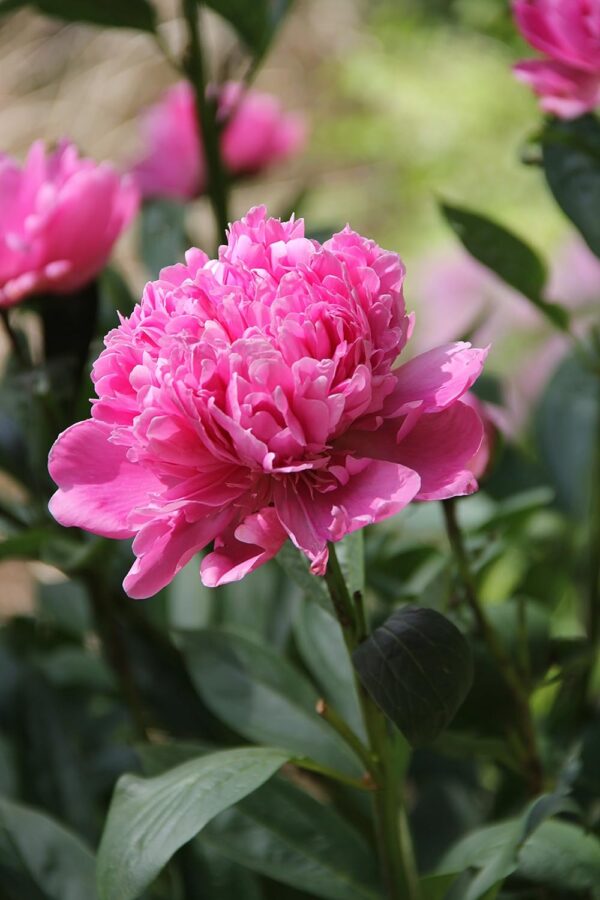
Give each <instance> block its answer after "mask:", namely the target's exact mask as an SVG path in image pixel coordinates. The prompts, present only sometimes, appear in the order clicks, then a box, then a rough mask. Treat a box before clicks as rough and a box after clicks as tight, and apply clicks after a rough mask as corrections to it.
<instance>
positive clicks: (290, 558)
mask: <svg viewBox="0 0 600 900" xmlns="http://www.w3.org/2000/svg"><path fill="white" fill-rule="evenodd" d="M276 560H277V562H278V563H279V565H280V566H281V568H282V569H283V570H284V572H285V573H286V575H288V576H289V577H290V578H291V579H292V581H293V582H295V583H296V584H297V585H298V587H299V588H300V589H301V590H302V593H303V594H304V596H305V597H311V598H312V599H313V600H316V602H317V603H319V604H320V605H321V606H322V607H323V609H326V610H327V611H328V612H330V613H331V615H333V607H332V605H331V599H330V597H329V591H328V590H327V585H326V584H325V579H324V578H320V577H319V576H318V575H313V574H312V573H311V571H310V563H309V562H308V559H307V558H306V556H305V555H304V553H301V552H300V550H298V549H297V548H296V547H294V545H293V544H292V542H291V541H286V542H285V544H284V545H283V547H282V548H281V550H280V551H279V553H278V554H277V556H276Z"/></svg>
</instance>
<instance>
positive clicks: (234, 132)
mask: <svg viewBox="0 0 600 900" xmlns="http://www.w3.org/2000/svg"><path fill="white" fill-rule="evenodd" d="M218 115H219V118H220V120H221V122H222V124H223V130H222V132H221V157H222V159H223V162H224V163H225V166H226V168H227V170H228V172H229V173H230V174H231V175H251V174H255V173H257V172H260V171H262V170H263V169H266V168H268V167H269V166H271V165H273V164H274V163H276V162H280V161H281V160H284V159H287V158H288V157H290V156H293V155H294V154H295V153H297V152H298V151H299V150H300V149H301V147H302V145H303V144H304V141H305V137H306V130H305V126H304V122H303V120H302V119H301V118H300V116H297V115H291V114H288V113H284V112H283V111H282V109H281V106H280V104H279V103H278V101H277V100H276V99H275V97H272V96H271V95H269V94H264V93H260V92H259V91H254V90H247V89H245V88H244V86H243V85H241V84H239V83H238V82H233V81H230V82H227V83H226V84H224V85H223V86H222V87H221V88H220V92H219V109H218ZM142 136H143V139H144V147H145V153H144V155H143V157H142V158H141V159H140V160H139V161H138V163H137V164H136V165H135V166H134V168H133V174H134V176H135V178H136V180H137V182H138V185H139V187H140V190H141V192H142V195H143V196H144V197H170V198H173V199H179V200H191V199H193V198H194V197H196V196H198V195H200V194H202V193H204V191H205V190H206V183H207V170H206V162H205V159H204V156H203V151H202V136H201V133H200V130H199V128H198V120H197V115H196V106H195V101H194V93H193V90H192V87H191V85H190V84H189V82H187V81H182V82H179V83H178V84H176V85H174V86H173V87H171V88H169V90H167V91H166V92H165V94H164V95H163V97H162V98H161V100H159V102H158V103H157V104H156V105H155V106H152V107H151V108H150V109H149V110H148V111H147V112H146V114H145V116H144V118H143V119H142Z"/></svg>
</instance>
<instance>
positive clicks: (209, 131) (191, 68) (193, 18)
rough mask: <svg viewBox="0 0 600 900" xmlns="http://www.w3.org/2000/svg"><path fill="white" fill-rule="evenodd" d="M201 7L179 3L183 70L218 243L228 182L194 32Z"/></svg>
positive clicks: (196, 2) (192, 1) (190, 0)
mask: <svg viewBox="0 0 600 900" xmlns="http://www.w3.org/2000/svg"><path fill="white" fill-rule="evenodd" d="M201 7H202V3H201V0H182V9H183V17H184V19H185V22H186V25H187V31H188V51H187V57H186V59H185V60H184V69H185V72H186V74H187V77H188V79H189V80H190V82H191V85H192V88H193V90H194V97H195V100H196V113H197V116H198V124H199V128H200V131H201V134H202V142H201V144H202V151H201V152H202V153H203V154H204V158H205V159H206V167H207V170H208V196H209V199H210V203H211V206H212V209H213V215H214V218H215V223H216V226H217V229H218V233H219V242H221V241H222V240H224V238H225V232H226V230H227V227H228V225H229V212H228V194H229V191H228V179H227V173H226V172H225V168H224V166H223V161H222V159H221V151H220V147H219V125H218V121H217V113H218V105H219V98H218V95H217V94H216V93H215V94H214V96H211V95H210V92H208V91H207V81H206V64H205V59H204V49H203V46H202V40H201V38H200V33H199V30H198V24H199V14H200V10H201Z"/></svg>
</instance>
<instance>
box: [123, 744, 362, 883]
mask: <svg viewBox="0 0 600 900" xmlns="http://www.w3.org/2000/svg"><path fill="white" fill-rule="evenodd" d="M206 750H207V748H205V747H203V746H202V745H199V744H197V743H194V744H186V743H182V742H178V743H174V744H164V745H157V744H143V745H140V746H139V747H138V748H137V752H138V755H139V756H140V757H141V759H142V764H143V767H144V771H145V772H149V773H151V774H156V773H157V772H161V771H164V769H165V768H168V767H169V766H173V765H176V764H179V763H181V762H182V761H184V760H186V759H189V758H190V757H192V756H194V755H198V754H199V753H202V752H206ZM196 844H197V845H199V846H200V847H201V848H202V849H203V850H204V851H206V850H208V849H211V850H214V851H218V852H219V853H221V854H224V855H225V856H226V857H228V858H229V859H230V860H231V861H235V862H238V863H241V864H242V865H243V866H247V867H248V868H249V869H252V870H254V871H255V872H258V873H260V874H261V875H266V876H267V877H269V878H273V879H274V880H275V881H279V882H282V883H284V884H288V885H292V886H297V887H300V888H302V889H303V890H306V891H309V892H311V893H312V894H315V895H316V896H318V897H331V898H337V897H340V898H342V900H354V898H356V900H359V898H363V900H364V898H372V897H375V896H376V897H377V898H378V900H379V896H380V895H379V893H377V891H376V887H377V884H378V875H377V865H376V861H375V855H374V853H373V852H372V850H371V849H370V848H369V847H367V845H366V844H365V842H364V840H363V839H362V838H361V837H360V836H359V835H358V834H357V833H356V832H355V831H354V829H353V828H351V827H350V826H349V825H348V824H347V823H346V822H345V821H344V820H343V819H342V818H340V816H339V815H338V813H337V812H336V811H335V810H334V809H333V808H332V807H331V806H328V805H327V806H326V805H324V804H322V803H320V802H318V801H317V800H315V799H313V797H311V796H309V795H308V794H306V793H305V792H304V791H302V790H301V789H300V788H299V787H296V786H295V785H294V784H292V783H290V782H288V781H286V780H285V779H284V778H282V777H279V776H277V777H275V778H273V779H272V780H271V781H269V782H268V783H265V784H263V785H261V787H259V788H258V790H256V791H255V792H254V793H253V794H251V795H249V796H248V797H245V798H244V799H243V800H240V802H239V803H237V804H236V805H235V807H232V808H231V809H230V810H227V811H226V812H223V813H221V814H220V815H219V816H217V817H216V819H214V821H213V822H211V823H210V824H209V825H208V826H207V827H206V828H205V829H204V831H203V832H202V834H201V835H200V837H199V839H198V841H197V842H196ZM374 891H375V893H373V892H374Z"/></svg>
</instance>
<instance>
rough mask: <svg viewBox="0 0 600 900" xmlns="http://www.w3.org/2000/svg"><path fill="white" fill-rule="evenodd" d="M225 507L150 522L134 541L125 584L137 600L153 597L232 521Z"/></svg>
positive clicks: (230, 511) (127, 591) (230, 514)
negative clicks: (193, 516) (196, 516)
mask: <svg viewBox="0 0 600 900" xmlns="http://www.w3.org/2000/svg"><path fill="white" fill-rule="evenodd" d="M233 515H234V511H233V510H232V509H229V508H227V509H224V510H222V511H221V512H220V513H218V514H217V515H214V511H213V514H211V515H207V516H204V517H203V518H201V519H198V521H196V522H193V523H190V522H187V521H186V520H185V516H184V515H181V514H180V515H177V516H174V517H172V518H170V519H159V520H154V521H152V522H149V523H148V524H147V525H145V526H144V527H143V528H142V530H141V531H140V532H139V533H138V535H137V537H136V539H135V540H134V542H133V550H134V553H135V554H136V555H137V557H138V558H137V559H136V561H135V562H134V564H133V566H132V567H131V569H130V570H129V573H128V575H127V577H126V578H125V581H124V582H123V587H124V589H125V592H126V593H127V594H128V595H129V596H130V597H133V598H134V599H136V600H141V599H144V598H146V597H152V596H153V595H154V594H157V593H158V591H160V590H162V588H164V587H165V586H166V585H167V584H169V583H170V582H171V581H172V580H173V578H175V576H176V575H177V573H178V572H179V571H180V570H181V569H182V568H183V567H184V566H185V565H187V563H188V562H189V561H190V559H191V558H192V557H193V556H194V554H195V553H198V552H199V551H200V550H203V549H204V547H206V545H207V544H209V543H210V541H212V540H213V539H214V538H215V537H216V535H218V534H219V532H220V531H222V529H224V528H226V527H227V526H228V524H229V522H230V521H231V518H232V516H233Z"/></svg>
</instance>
